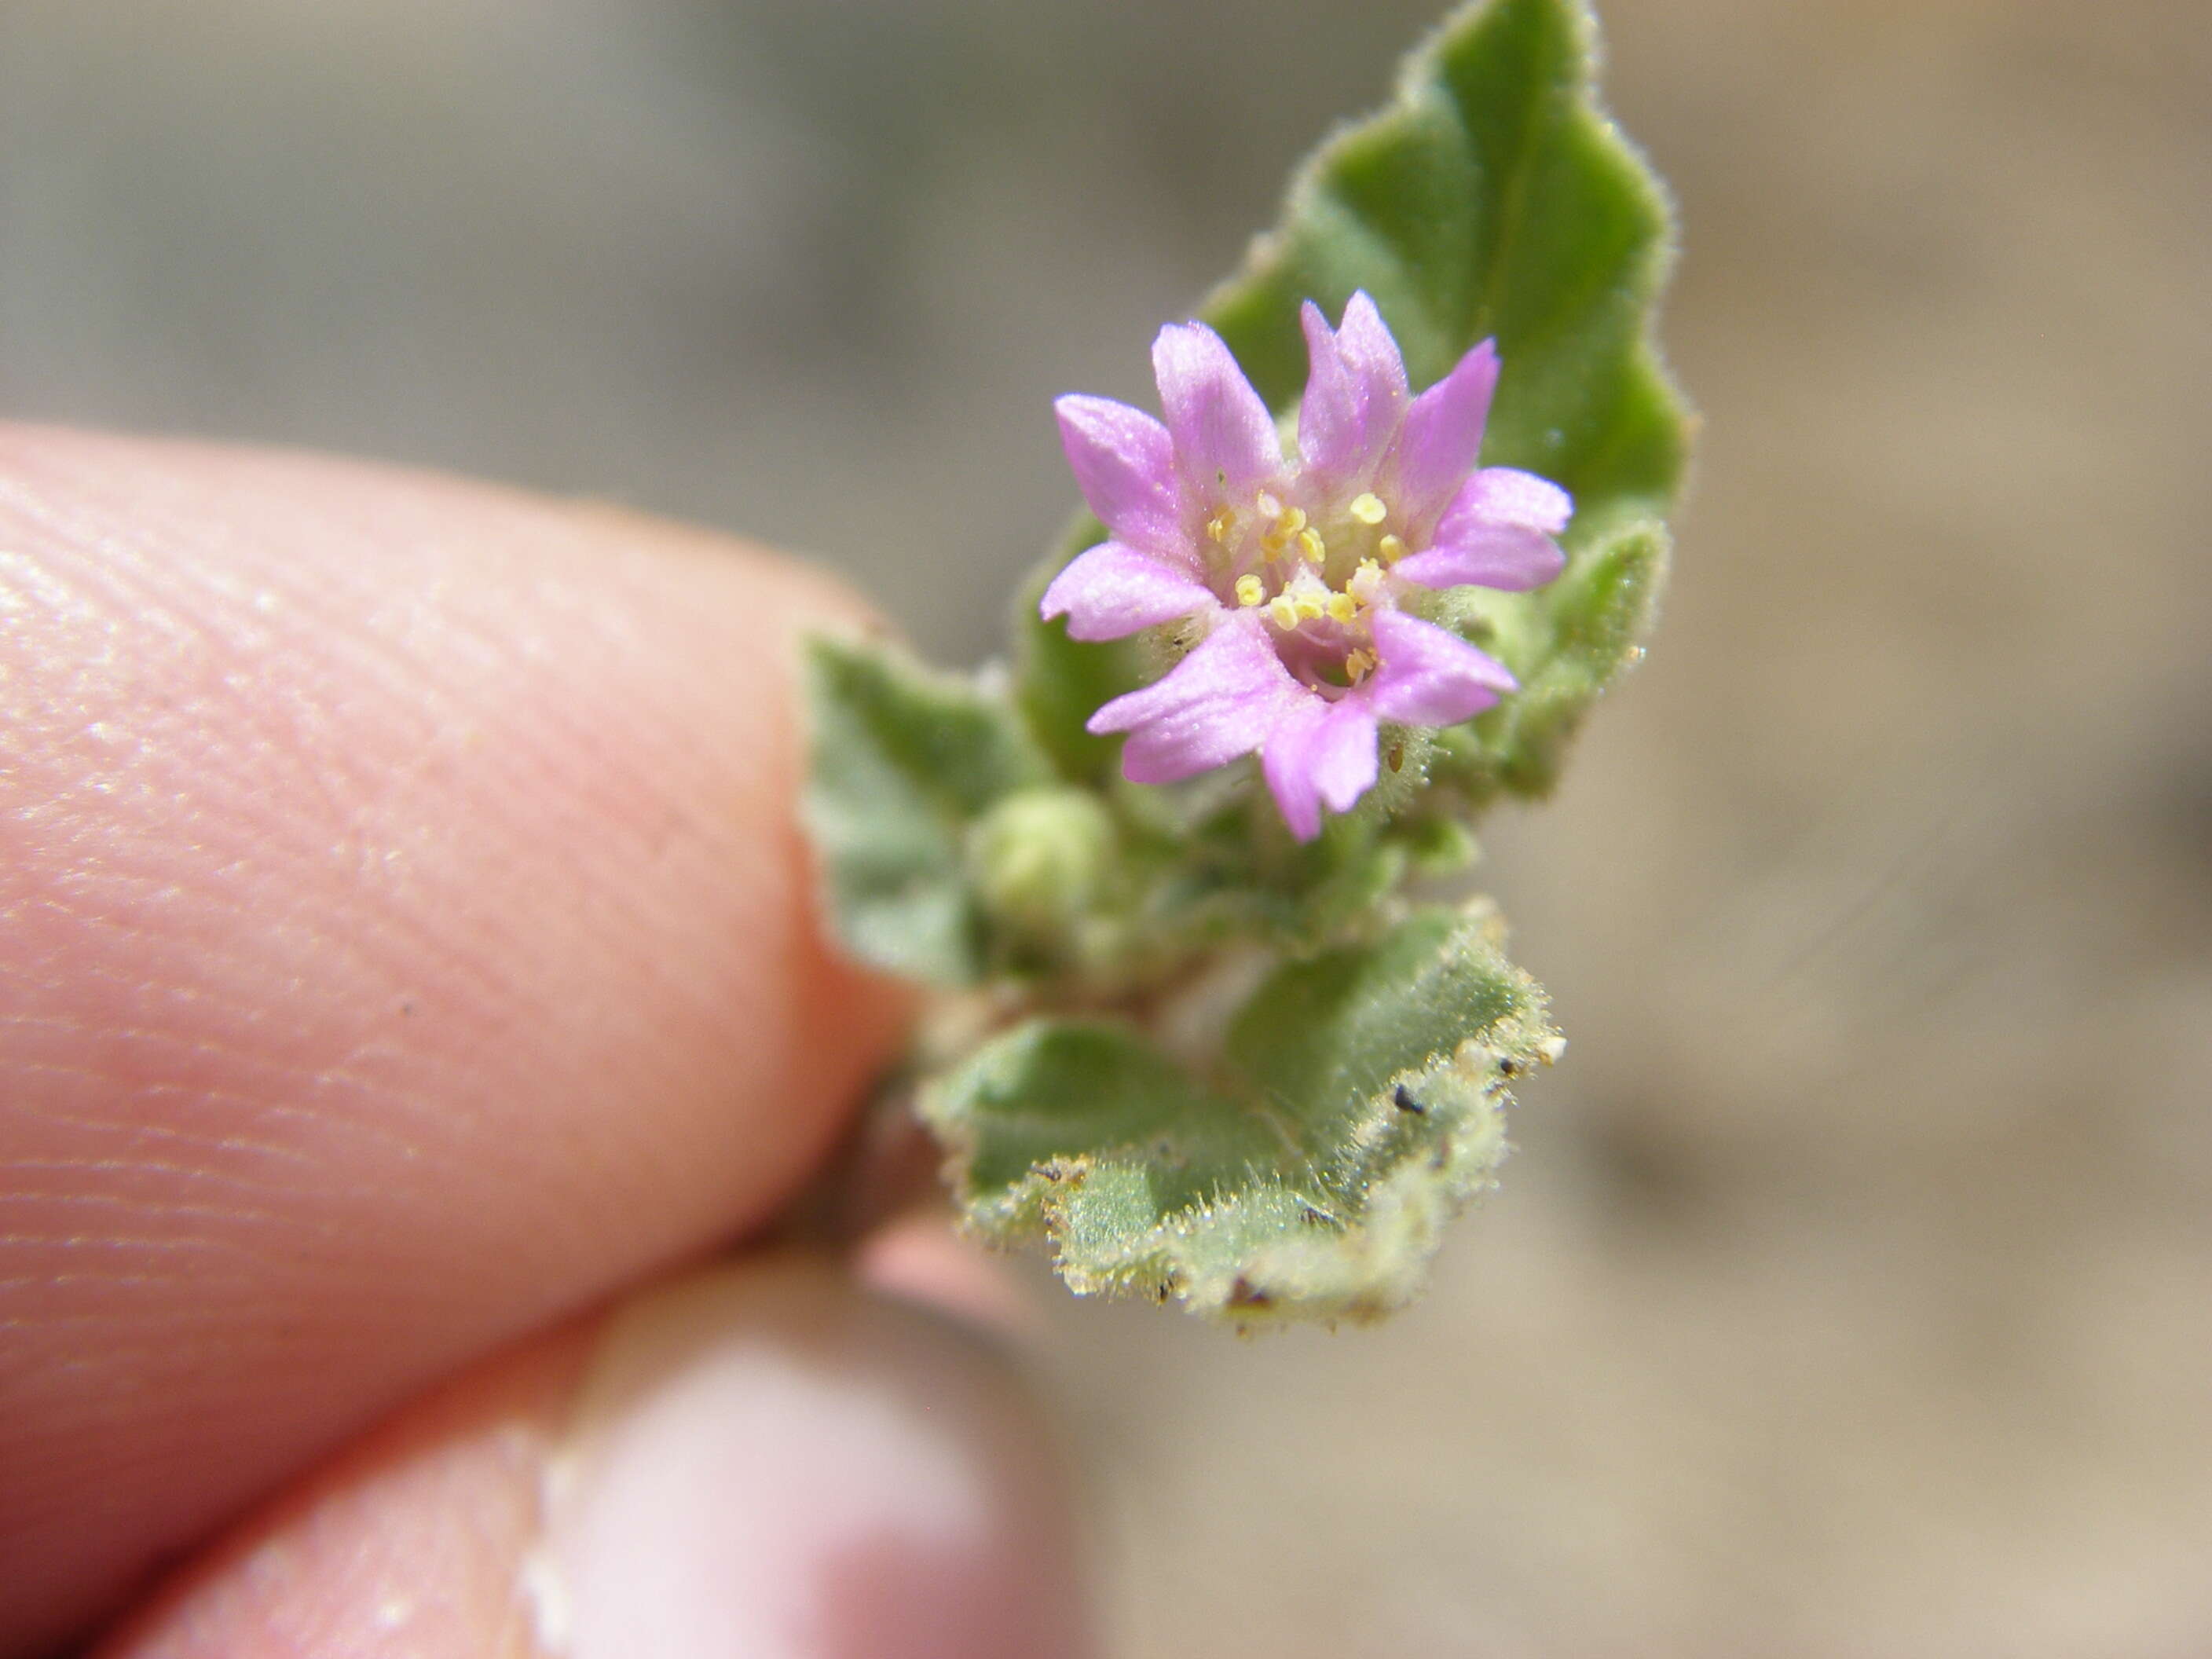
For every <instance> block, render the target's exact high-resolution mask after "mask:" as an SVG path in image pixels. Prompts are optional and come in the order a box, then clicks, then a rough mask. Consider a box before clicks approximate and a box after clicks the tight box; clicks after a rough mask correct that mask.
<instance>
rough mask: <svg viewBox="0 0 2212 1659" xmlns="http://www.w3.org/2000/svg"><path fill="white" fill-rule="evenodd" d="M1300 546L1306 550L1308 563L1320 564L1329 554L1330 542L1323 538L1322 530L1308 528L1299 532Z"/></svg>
mask: <svg viewBox="0 0 2212 1659" xmlns="http://www.w3.org/2000/svg"><path fill="white" fill-rule="evenodd" d="M1298 546H1299V547H1300V548H1301V549H1303V550H1304V553H1305V556H1306V562H1307V563H1308V564H1319V563H1320V562H1322V560H1323V559H1325V558H1327V557H1328V543H1327V542H1324V541H1323V540H1322V538H1321V532H1320V531H1318V530H1313V529H1306V530H1301V531H1300V532H1298Z"/></svg>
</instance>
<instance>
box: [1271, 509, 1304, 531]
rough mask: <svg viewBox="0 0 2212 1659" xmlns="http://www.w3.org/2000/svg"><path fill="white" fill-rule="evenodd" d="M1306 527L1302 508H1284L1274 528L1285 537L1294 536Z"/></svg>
mask: <svg viewBox="0 0 2212 1659" xmlns="http://www.w3.org/2000/svg"><path fill="white" fill-rule="evenodd" d="M1305 527H1306V510H1305V508H1304V507H1285V508H1284V509H1283V516H1282V518H1281V519H1280V520H1278V521H1277V523H1276V525H1275V528H1276V529H1278V530H1279V531H1281V532H1283V534H1285V536H1295V535H1297V533H1298V532H1300V531H1301V530H1304V528H1305Z"/></svg>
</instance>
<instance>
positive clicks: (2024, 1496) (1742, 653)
mask: <svg viewBox="0 0 2212 1659" xmlns="http://www.w3.org/2000/svg"><path fill="white" fill-rule="evenodd" d="M1428 15H1430V9H1429V8H1428V7H1426V6H1423V5H1417V4H1413V3H1409V0H1389V3H1383V0H1358V3H1354V0H1341V3H1337V4H1333V5H1330V4H1322V3H1320V0H1306V3H1295V4H1294V3H1287V0H1274V3H1261V0H1225V3H1219V4H1212V3H1200V0H1085V3H1064V4H1063V3H1053V4H1040V3H1035V0H1030V3H1017V0H1005V3H999V4H991V3H984V0H945V3H936V4H924V3H921V0H912V3H896V0H868V3H864V0H836V3H826V0H781V3H770V0H744V3H730V4H710V3H707V0H689V3H687V0H539V3H533V4H530V5H524V4H521V3H518V0H385V3H380V4H378V5H375V6H356V7H338V6H319V5H299V4H296V3H278V0H259V3H257V0H206V3H202V4H198V5H194V6H190V7H186V6H182V5H177V4H170V3H157V0H111V3H104V4H101V5H99V6H80V5H65V4H62V3H58V0H57V3H25V0H18V3H12V4H5V5H0V407H4V408H6V409H7V410H9V411H10V412H11V413H15V414H20V415H24V416H42V417H48V418H61V419H74V420H82V421H87V422H97V423H100V424H106V425H115V426H129V427H139V428H155V429H173V430H179V431H190V432H195V433H204V434H217V435H236V436H240V437H251V438H256V439H265V440H276V441H285V442H297V443H306V444H315V445H323V446H329V447H339V448H346V449H353V450H359V451H364V452H367V453H374V454H380V455H386V456H392V457H394V458H398V459H406V460H410V461H419V462H424V463H428V464H434V465H441V466H448V467H453V468H457V469H463V470H468V471H480V472H485V473H489V474H492V475H495V476H499V477H507V478H512V479H515V480H519V481H521V482H524V483H534V484H538V485H541V486H544V487H548V488H551V489H560V490H564V491H590V492H595V493H603V494H606V495H615V496H619V497H622V498H624V499H627V500H629V501H635V502H638V503H640V504H642V505H646V506H649V507H655V508H659V509H662V510H665V511H668V512H671V513H683V514H689V515H692V516H696V517H699V518H702V519H705V520H711V521H714V522H716V523H720V524H723V525H726V526H730V527H732V528H734V529H738V530H741V531H744V532H750V533H753V534H756V535H759V536H763V537H764V538H770V539H777V540H781V541H783V542H785V543H787V544H790V545H793V546H795V547H799V548H802V549H805V550H809V551H811V552H813V553H815V554H817V555H818V556H821V557H823V558H824V559H826V560H829V561H831V562H835V563H837V564H839V565H841V566H843V567H845V568H848V569H850V570H852V571H853V572H854V573H855V574H858V575H859V576H860V578H861V579H862V580H865V581H866V582H867V583H868V584H869V585H871V586H872V587H873V588H874V589H875V590H876V591H877V592H878V593H879V594H881V595H882V596H883V597H884V600H885V601H886V602H887V603H888V604H890V605H891V606H893V607H894V608H895V609H896V611H897V612H898V613H899V614H900V615H901V616H902V617H903V618H904V619H905V620H906V622H907V623H908V627H909V628H910V629H912V631H913V632H914V633H915V635H918V636H919V638H920V639H921V641H923V642H924V644H925V645H926V646H927V647H929V648H930V649H931V650H933V652H935V653H937V654H939V655H940V656H943V657H946V658H951V659H971V658H973V657H975V656H976V655H978V654H980V653H981V652H983V651H985V650H986V649H987V648H988V647H989V645H990V643H991V641H992V639H993V637H994V627H993V619H992V618H991V617H988V616H987V615H984V614H981V613H980V612H979V609H978V607H977V606H976V605H975V595H976V594H977V593H979V592H984V591H987V589H988V588H989V587H990V586H992V585H993V584H998V583H1003V582H1007V581H1010V580H1011V579H1012V576H1013V574H1014V573H1016V572H1017V571H1018V570H1019V569H1020V568H1022V567H1023V566H1024V564H1025V563H1026V562H1028V560H1029V559H1030V557H1031V556H1033V555H1034V553H1035V551H1036V550H1037V549H1038V548H1039V547H1040V546H1041V545H1042V543H1043V541H1044V539H1045V538H1046V537H1047V536H1048V534H1049V533H1050V532H1051V530H1052V528H1053V527H1054V525H1055V524H1056V523H1057V521H1058V520H1059V519H1060V514H1061V513H1062V512H1063V511H1064V509H1065V507H1066V504H1067V502H1068V501H1069V499H1070V492H1069V489H1068V486H1067V484H1066V480H1065V478H1064V476H1063V473H1062V471H1061V468H1060V462H1059V459H1058V456H1057V453H1056V449H1055V446H1054V439H1053V435H1052V431H1051V428H1050V425H1049V422H1048V420H1047V418H1046V414H1045V411H1046V404H1047V400H1048V398H1050V397H1051V396H1052V395H1053V394H1054V392H1060V391H1064V390H1068V389H1075V388H1080V389H1084V390H1091V391H1099V392H1110V393H1114V394H1116V395H1121V396H1124V397H1129V398H1146V397H1148V396H1149V388H1148V387H1147V386H1146V384H1145V372H1144V361H1143V355H1142V354H1143V349H1144V347H1145V344H1146V342H1147V340H1148V339H1149V337H1150V335H1151V333H1152V330H1153V329H1154V328H1155V327H1156V326H1157V325H1158V323H1159V322H1160V321H1161V320H1162V319H1164V318H1166V317H1168V316H1170V315H1171V314H1180V313H1181V312H1182V310H1183V308H1185V307H1187V306H1188V303H1189V301H1190V300H1191V298H1192V297H1193V296H1194V295H1196V294H1197V293H1199V292H1200V291H1201V290H1202V289H1203V288H1204V287H1205V286H1206V284H1207V283H1209V282H1210V281H1211V280H1212V277H1213V276H1216V275H1217V274H1218V273H1219V272H1221V271H1222V270H1225V269H1226V268H1227V267H1228V266H1229V265H1230V264H1231V263H1232V261H1233V260H1234V259H1235V258H1236V256H1237V252H1238V251H1239V249H1240V248H1241V246H1242V245H1243V240H1244V237H1245V235H1246V234H1247V233H1248V232H1249V230H1250V229H1252V228H1255V227H1256V226H1258V225H1259V224H1261V222H1264V220H1265V219H1266V218H1267V216H1269V214H1270V213H1271V211H1272V206H1273V199H1274V197H1275V194H1276V191H1277V190H1278V188H1279V181H1280V179H1281V178H1282V176H1283V174H1284V173H1285V171H1286V170H1287V168H1288V167H1289V165H1290V164H1291V161H1293V160H1294V159H1295V158H1296V157H1297V155H1298V154H1299V153H1300V152H1301V151H1302V150H1303V149H1304V147H1305V146H1306V145H1307V144H1308V143H1310V141H1311V140H1312V139H1313V138H1314V137H1316V136H1318V134H1319V133H1320V132H1321V131H1322V130H1323V129H1324V128H1325V126H1326V125H1328V123H1329V122H1330V121H1331V120H1332V119H1334V118H1336V117H1338V116H1340V115H1343V114H1347V113H1351V112H1357V111H1358V110H1359V109H1361V108H1363V107H1364V106H1368V105H1369V104H1370V103H1372V102H1374V101H1375V100H1376V98H1377V97H1378V95H1379V94H1380V93H1381V92H1382V90H1383V87H1384V86H1385V84H1386V83H1387V80H1388V76H1389V64H1390V62H1391V61H1392V59H1393V58H1395V55H1396V53H1397V52H1398V50H1399V49H1400V47H1401V46H1402V45H1403V44H1404V42H1405V41H1407V40H1408V39H1410V38H1411V37H1412V35H1413V33H1415V32H1416V30H1417V29H1418V28H1419V27H1420V25H1421V24H1422V22H1423V21H1425V19H1426V17H1427V16H1428ZM1607 18H1608V23H1609V27H1610V35H1611V42H1612V53H1611V56H1612V66H1611V72H1610V73H1611V92H1612V98H1613V104H1614V106H1615V107H1616V109H1617V111H1618V112H1619V113H1620V116H1621V118H1622V119H1623V121H1624V123H1625V124H1626V125H1627V126H1628V128H1629V129H1630V131H1632V132H1633V133H1634V134H1636V135H1637V136H1638V137H1639V138H1640V139H1641V140H1642V141H1643V142H1644V143H1645V144H1646V146H1647V147H1648V148H1649V149H1650V151H1651V153H1652V155H1653V156H1654V157H1655V159H1656V161H1658V163H1659V164H1660V166H1661V167H1662V168H1663V169H1664V170H1665V171H1666V172H1667V173H1668V175H1669V176H1670V178H1671V179H1672V180H1673V182H1674V186H1675V188H1676V190H1677V191H1678V192H1679V195H1680V200H1681V204H1682V208H1683V211H1684V215H1685V218H1686V226H1687V248H1686V258H1685V260H1684V263H1683V264H1682V267H1681V270H1680V278H1679V281H1678V283H1677V285H1676V288H1675V289H1674V295H1673V297H1672V300H1671V302H1670V306H1669V310H1668V325H1667V339H1668V344H1669V349H1670V351H1671V354H1672V356H1673V357H1674V362H1675V364H1676V366H1677V368H1678V369H1679V371H1680V375H1681V377H1682V379H1683V380H1684V381H1685V382H1686V385H1687V386H1688V387H1689V388H1690V390H1691V392H1692V394H1693V395H1694V397H1695V398H1697V400H1698V401H1699V404H1700V405H1701V407H1702V409H1703V411H1704V414H1705V418H1706V421H1707V430H1706V434H1705V440H1704V441H1703V444H1702V446H1701V448H1700V451H1699V477H1698V487H1697V490H1696V495H1695V498H1694V501H1693V502H1692V505H1691V507H1690V509H1689V510H1688V512H1687V513H1686V514H1685V515H1684V516H1683V518H1682V520H1681V521H1680V533H1681V542H1682V545H1681V556H1680V569H1679V573H1678V579H1677V581H1676V585H1675V587H1674V592H1673V597H1672V599H1671V601H1670V603H1669V605H1668V612H1667V616H1666V618H1665V624H1664V628H1663V631H1662V634H1661V635H1660V636H1659V638H1658V640H1657V641H1656V650H1655V652H1654V654H1653V656H1652V659H1651V660H1650V663H1649V665H1647V666H1646V668H1645V669H1644V671H1642V672H1640V673H1639V674H1638V676H1636V678H1634V679H1633V681H1632V683H1631V684H1629V685H1628V687H1627V688H1626V690H1624V691H1623V692H1622V693H1621V694H1620V696H1618V697H1616V698H1615V699H1614V700H1613V702H1611V703H1610V704H1609V705H1608V706H1607V708H1605V709H1604V710H1602V711H1601V718H1600V720H1598V722H1597V724H1596V725H1595V727H1594V728H1593V730H1592V732H1591V734H1590V736H1589V740H1588V742H1587V744H1586V745H1585V747H1584V750H1583V753H1582V755H1581V757H1580V759H1579V763H1578V765H1577V768H1576V769H1574V771H1573V773H1572V775H1571V778H1570V780H1569V782H1568V784H1567V786H1566V787H1565V790H1564V792H1563V793H1562V794H1561V796H1560V798H1559V799H1558V800H1557V801H1556V802H1554V803H1553V805H1551V806H1550V807H1549V808H1547V809H1546V810H1545V811H1541V812H1540V813H1533V814H1525V815H1519V816H1513V817H1508V818H1506V819H1504V820H1502V821H1500V822H1498V823H1496V824H1494V825H1493V827H1492V831H1491V833H1490V835H1489V836H1488V842H1489V846H1490V850H1491V854H1492V867H1491V871H1490V875H1491V880H1492V885H1493V886H1494V887H1495V889H1496V890H1498V892H1499V894H1500V896H1502V897H1503V899H1504V902H1505V903H1506V905H1507V907H1508V909H1509V911H1510V914H1511V915H1513V916H1514V917H1515V919H1516V922H1517V924H1518V927H1519V954H1520V955H1521V957H1522V958H1523V959H1524V960H1525V961H1526V962H1527V963H1528V965H1529V966H1530V967H1531V968H1533V969H1534V970H1535V971H1536V972H1537V973H1538V975H1540V976H1541V977H1542V978H1543V979H1544V980H1545V981H1547V983H1548V984H1549V985H1550V986H1551V987H1552V988H1553V992H1554V994H1555V995H1556V997H1557V1000H1558V1003H1559V1012H1560V1015H1561V1018H1562V1020H1563V1022H1564V1023H1565V1025H1566V1027H1567V1029H1568V1030H1569V1032H1570V1035H1571V1037H1572V1039H1573V1042H1574V1046H1573V1049H1572V1052H1571V1054H1570V1056H1569V1059H1568V1061H1567V1063H1566V1064H1565V1066H1563V1067H1562V1068H1561V1069H1560V1070H1559V1072H1557V1073H1554V1074H1553V1075H1551V1076H1549V1077H1547V1078H1545V1079H1541V1080H1540V1081H1539V1082H1538V1083H1537V1084H1536V1085H1534V1086H1533V1087H1532V1088H1530V1089H1529V1090H1528V1092H1527V1096H1526V1098H1525V1100H1524V1103H1523V1107H1522V1111H1521V1113H1520V1115H1519V1117H1518V1120H1517V1128H1516V1139H1517V1140H1518V1142H1519V1144H1520V1146H1521V1148H1522V1151H1521V1152H1520V1153H1519V1154H1518V1155H1517V1156H1516V1158H1515V1159H1514V1161H1513V1162H1512V1164H1510V1166H1509V1170H1508V1179H1507V1184H1506V1187H1505V1189H1504V1192H1503V1193H1502V1194H1500V1195H1499V1196H1498V1199H1497V1200H1495V1201H1494V1202H1493V1203H1492V1204H1491V1205H1490V1206H1488V1207H1487V1208H1486V1210H1485V1211H1484V1212H1482V1213H1480V1215H1478V1216H1475V1217H1474V1218H1470V1219H1469V1220H1468V1222H1467V1223H1465V1224H1463V1225H1462V1227H1461V1229H1460V1230H1459V1231H1458V1233H1457V1235H1456V1236H1455V1238H1454V1239H1453V1241H1452V1242H1451V1244H1450V1245H1449V1249H1447V1252H1446V1255H1445V1257H1444V1260H1443V1263H1442V1268H1441V1273H1440V1277H1439V1281H1438V1284H1437V1289H1436V1291H1435V1292H1434V1294H1433V1295H1432V1296H1431V1297H1430V1299H1429V1300H1428V1301H1427V1302H1426V1303H1425V1304H1423V1305H1422V1306H1421V1307H1420V1308H1419V1309H1418V1310H1415V1311H1414V1312H1413V1313H1411V1314H1409V1315H1408V1316H1405V1317H1403V1318H1402V1319H1401V1320H1399V1321H1398V1322H1395V1324H1394V1325H1392V1326H1391V1327H1389V1328H1386V1329H1383V1330H1381V1331H1378V1332H1374V1333H1364V1334H1344V1335H1340V1336H1336V1337H1333V1338H1332V1337H1329V1336H1327V1335H1324V1334H1319V1333H1312V1334H1303V1335H1299V1336H1296V1337H1291V1338H1287V1339H1283V1340H1274V1341H1269V1342H1264V1343H1256V1344H1251V1343H1246V1344H1240V1343H1237V1342H1234V1341H1231V1340H1226V1339H1225V1338H1223V1337H1220V1336H1218V1334H1214V1333H1212V1332H1211V1331H1208V1330H1205V1329H1202V1328H1198V1327H1196V1326H1194V1325H1191V1324H1189V1323H1188V1322H1182V1321H1178V1320H1176V1319H1173V1318H1170V1317H1164V1316H1158V1315H1157V1314H1154V1313H1152V1312H1150V1311H1148V1310H1139V1309H1128V1308H1113V1309H1100V1308H1092V1307H1079V1306H1075V1305H1073V1304H1068V1303H1066V1301H1065V1299H1064V1298H1056V1299H1054V1300H1052V1301H1051V1302H1049V1303H1048V1307H1049V1309H1050V1314H1049V1318H1050V1321H1051V1323H1052V1325H1053V1328H1054V1349H1053V1353H1052V1357H1051V1358H1050V1360H1049V1362H1048V1365H1049V1370H1050V1374H1051V1376H1050V1381H1051V1383H1052V1386H1054V1388H1055V1389H1057V1391H1058V1393H1059V1395H1060V1398H1061V1400H1062V1401H1063V1402H1064V1405H1065V1407H1066V1413H1067V1414H1068V1416H1069V1418H1070V1419H1071V1421H1072V1422H1073V1425H1074V1426H1075V1431H1076V1434H1077V1436H1078V1437H1079V1441H1080V1443H1081V1444H1082V1446H1083V1448H1084V1450H1085V1455H1086V1457H1087V1459H1088V1461H1089V1462H1090V1463H1091V1466H1092V1468H1093V1470H1094V1473H1095V1475H1096V1480H1097V1493H1098V1499H1097V1505H1098V1520H1099V1528H1098V1529H1099V1537H1100V1552H1101V1556H1102V1560H1103V1567H1104V1570H1105V1571H1106V1572H1107V1574H1108V1583H1109V1595H1108V1597H1107V1607H1108V1613H1109V1618H1110V1620H1111V1621H1112V1625H1113V1631H1114V1638H1115V1654H1116V1655H1117V1656H1121V1659H1168V1656H1182V1655H1188V1654H1194V1653H1214V1654H1246V1653H1255V1654H1256V1653H1267V1654H1270V1655H1273V1656H1277V1659H1301V1656H1309V1655H1310V1656H1322V1655H1340V1654H1353V1655H1368V1654H1374V1655H1392V1656H1396V1655H1422V1654H1474V1655H1485V1656H1492V1655H1495V1656H1518V1655H1537V1654H1547V1655H1548V1654H1622V1655H1626V1654H1635V1655H1638V1656H1647V1655H1649V1656H1672V1655H1683V1656H1689V1655H1707V1656H1711V1655H1735V1654H1743V1655H1771V1654H1790V1655H1807V1656H1821V1655H1829V1654H1838V1655H1840V1654H1866V1655H1881V1656H1911V1655H1921V1654H1928V1655H1935V1654H1960V1653H1974V1654H1984V1655H2002V1656H2037V1659H2039V1656H2045V1655H2048V1656H2054V1659H2055V1656H2075V1655H2085V1656H2168V1655H2171V1656H2183V1655H2197V1654H2203V1653H2204V1652H2207V1651H2212V1571H2208V1569H2207V1567H2206V1563H2207V1561H2208V1560H2212V1118H2208V1115H2207V1105H2208V1097H2212V730H2208V722H2207V718H2206V717H2207V714H2208V713H2212V545H2208V537H2207V532H2206V531H2205V529H2204V526H2206V525H2207V524H2212V463H2208V459H2207V453H2206V452H2207V439H2208V436H2212V430H2208V428H2212V422H2208V419H2207V416H2208V412H2212V410H2208V404H2212V398H2208V386H2212V303H2208V295H2209V294H2212V10H2208V9H2206V8H2205V7H2203V5H2202V4H2201V3H2196V0H2172V3H2161V0H2106V3H2102V4H2099V5H2095V6H2083V5H2080V4H2070V3H2058V0H2009V3H2000V0H1795V3H1788V4H1784V3H1777V0H1763V3H1762V0H1613V4H1612V5H1611V6H1610V8H1609V9H1608V13H1607Z"/></svg>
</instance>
